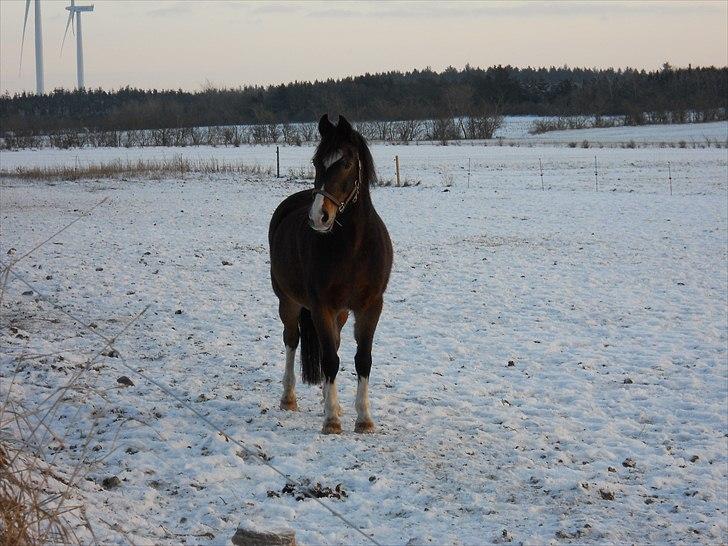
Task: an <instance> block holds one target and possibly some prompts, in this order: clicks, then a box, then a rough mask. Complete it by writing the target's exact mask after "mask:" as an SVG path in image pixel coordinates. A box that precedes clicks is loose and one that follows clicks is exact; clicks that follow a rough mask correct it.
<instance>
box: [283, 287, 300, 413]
mask: <svg viewBox="0 0 728 546" xmlns="http://www.w3.org/2000/svg"><path fill="white" fill-rule="evenodd" d="M300 312H301V306H300V305H297V304H296V303H294V302H292V301H290V300H285V299H281V300H280V302H279V304H278V313H279V315H280V317H281V322H283V344H284V345H285V346H286V369H285V371H284V372H283V396H281V409H283V410H289V411H295V410H297V409H298V404H297V403H296V374H295V372H294V364H295V360H296V347H298V340H299V338H300V335H299V332H298V315H299V313H300Z"/></svg>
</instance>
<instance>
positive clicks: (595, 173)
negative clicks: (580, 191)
mask: <svg viewBox="0 0 728 546" xmlns="http://www.w3.org/2000/svg"><path fill="white" fill-rule="evenodd" d="M594 191H599V178H598V175H597V156H594Z"/></svg>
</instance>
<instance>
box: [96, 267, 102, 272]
mask: <svg viewBox="0 0 728 546" xmlns="http://www.w3.org/2000/svg"><path fill="white" fill-rule="evenodd" d="M103 270H104V268H103V267H97V268H96V271H103Z"/></svg>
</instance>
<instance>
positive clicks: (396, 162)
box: [394, 155, 399, 187]
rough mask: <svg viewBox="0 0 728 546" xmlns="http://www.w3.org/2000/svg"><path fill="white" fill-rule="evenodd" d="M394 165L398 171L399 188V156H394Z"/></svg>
mask: <svg viewBox="0 0 728 546" xmlns="http://www.w3.org/2000/svg"><path fill="white" fill-rule="evenodd" d="M394 165H395V167H396V169H397V187H399V156H398V155H395V156H394Z"/></svg>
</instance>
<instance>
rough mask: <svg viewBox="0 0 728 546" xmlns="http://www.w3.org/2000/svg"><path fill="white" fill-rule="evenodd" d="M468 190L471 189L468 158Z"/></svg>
mask: <svg viewBox="0 0 728 546" xmlns="http://www.w3.org/2000/svg"><path fill="white" fill-rule="evenodd" d="M468 189H470V158H468Z"/></svg>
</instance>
